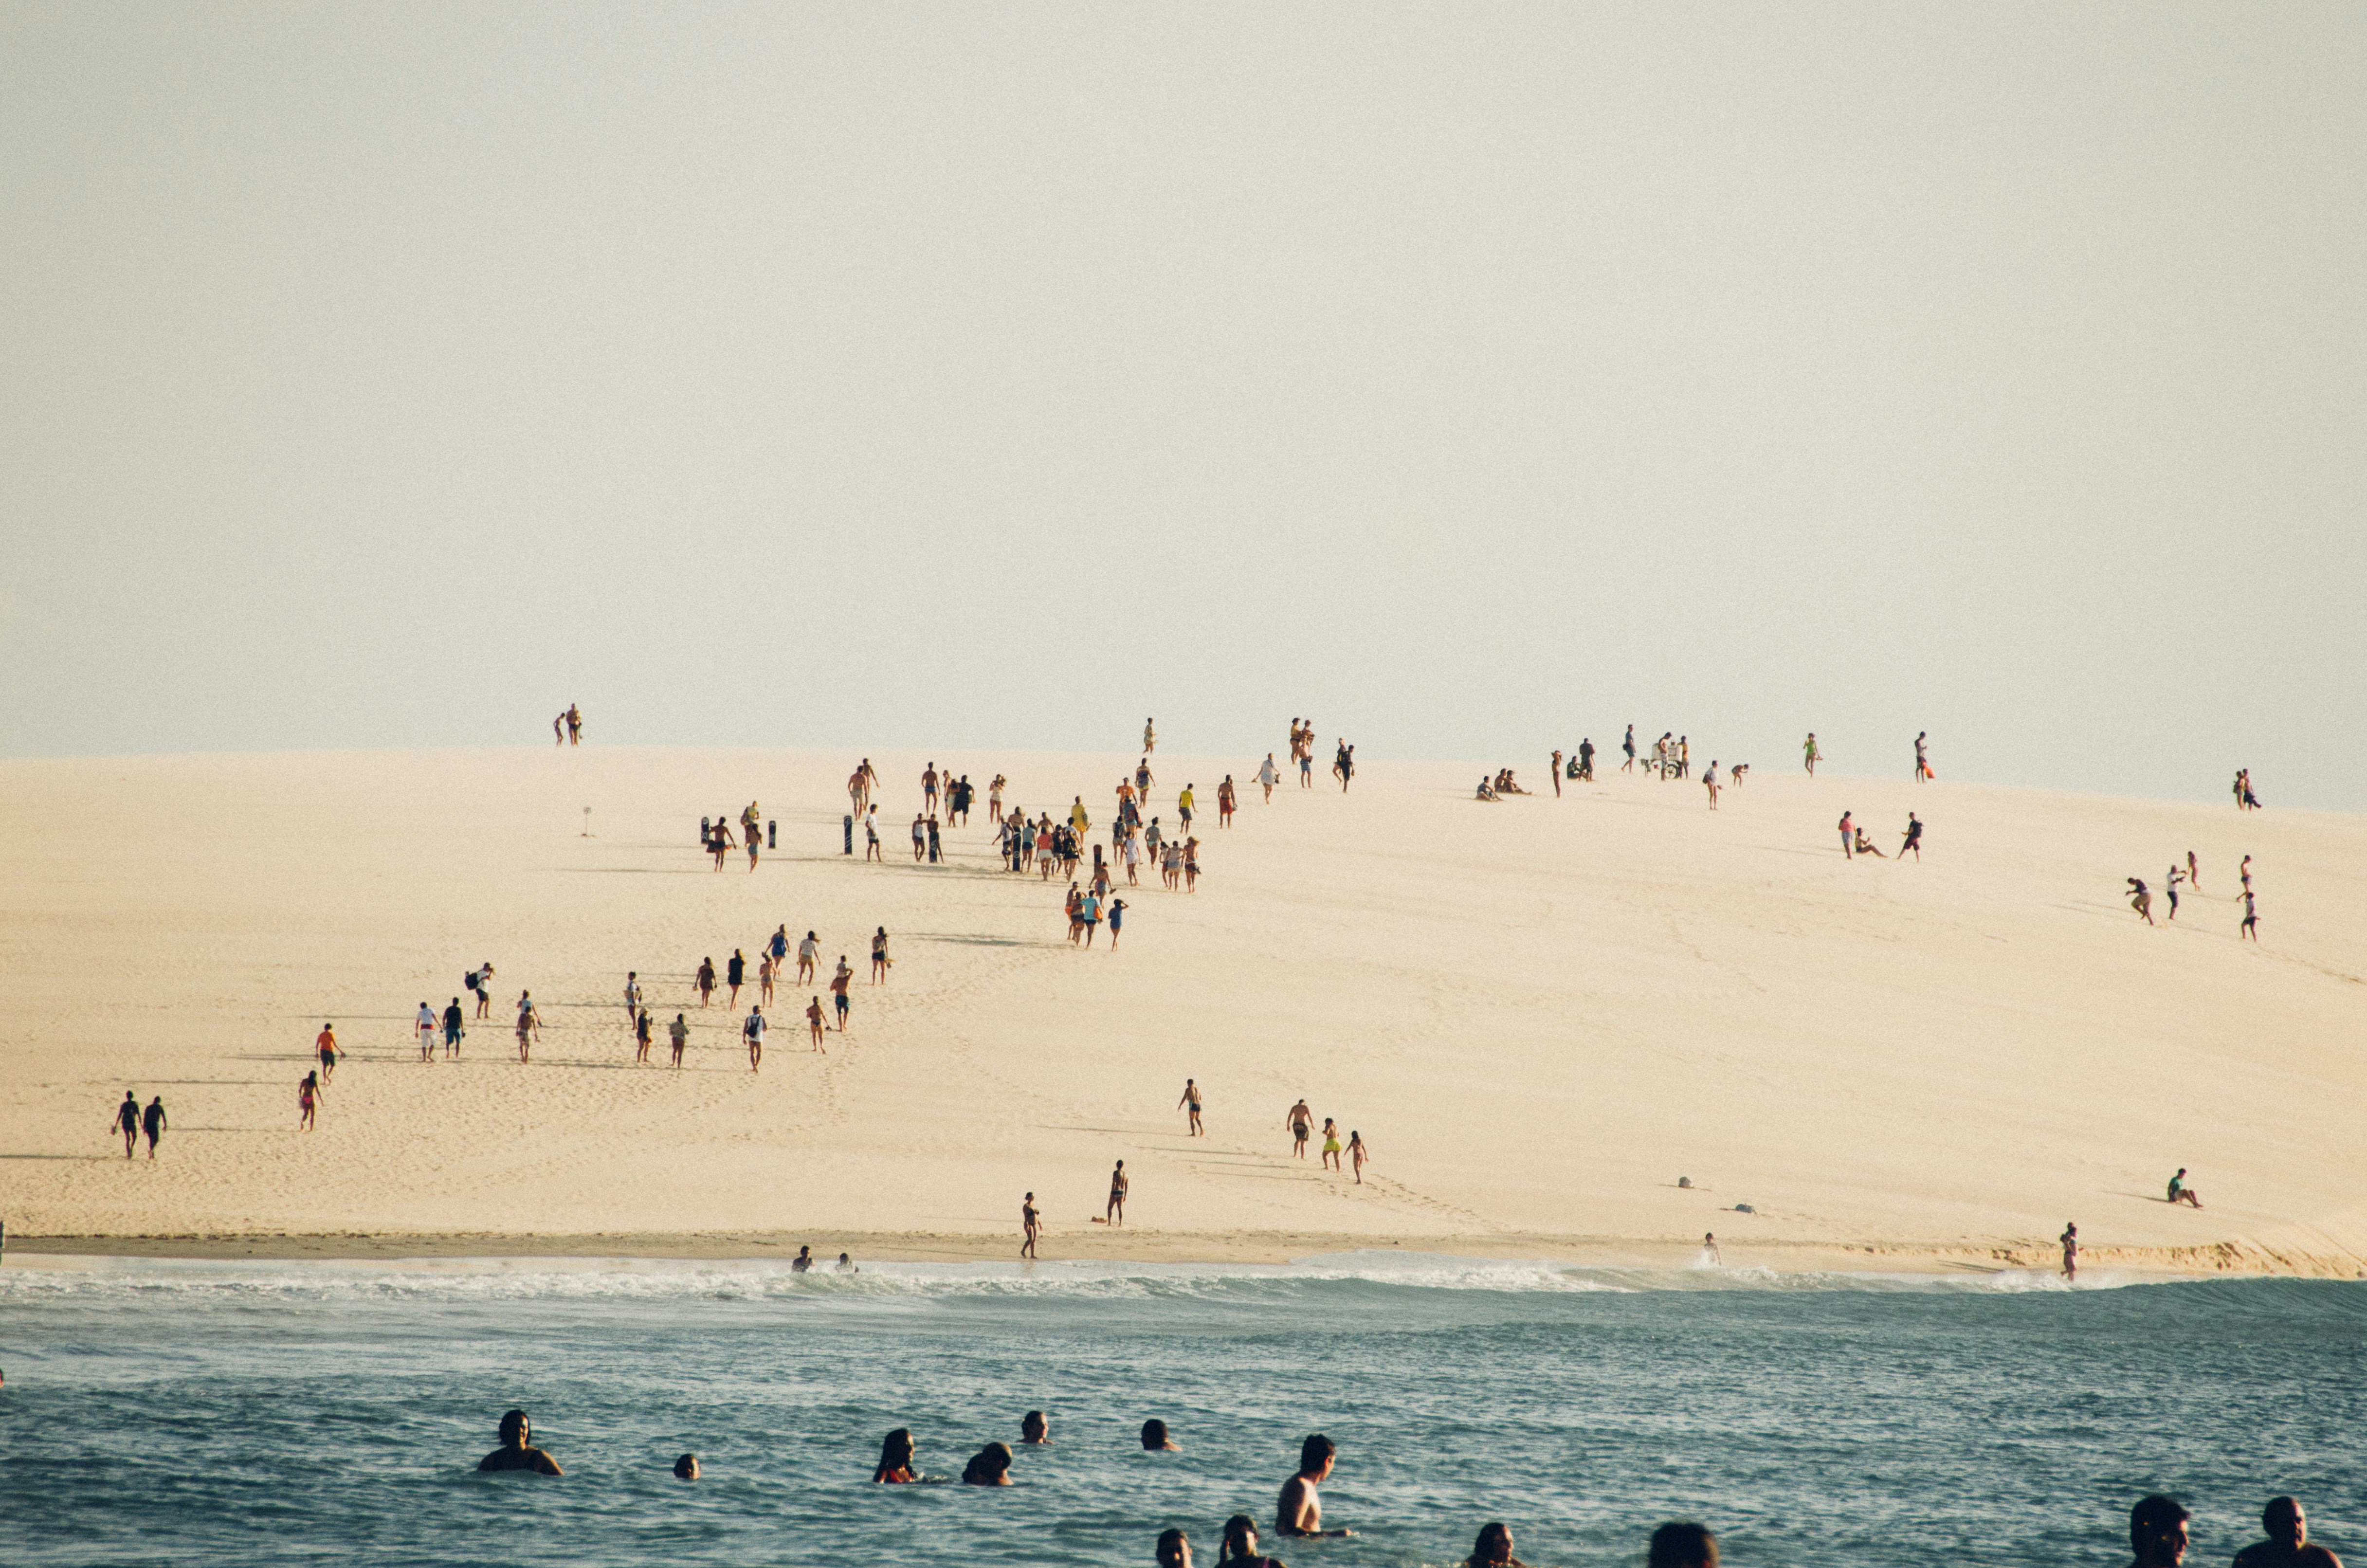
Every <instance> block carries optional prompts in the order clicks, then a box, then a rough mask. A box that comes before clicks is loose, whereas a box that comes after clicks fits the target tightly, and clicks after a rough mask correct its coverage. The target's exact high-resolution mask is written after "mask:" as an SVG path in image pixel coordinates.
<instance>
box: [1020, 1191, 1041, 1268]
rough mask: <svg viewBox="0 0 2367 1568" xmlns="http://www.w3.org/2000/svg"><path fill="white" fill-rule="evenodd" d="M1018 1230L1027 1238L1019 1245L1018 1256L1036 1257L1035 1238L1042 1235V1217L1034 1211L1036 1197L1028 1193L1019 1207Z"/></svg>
mask: <svg viewBox="0 0 2367 1568" xmlns="http://www.w3.org/2000/svg"><path fill="white" fill-rule="evenodd" d="M1019 1229H1020V1231H1021V1233H1023V1234H1025V1237H1026V1238H1027V1239H1026V1240H1025V1241H1023V1242H1021V1243H1020V1244H1019V1256H1022V1257H1034V1256H1036V1237H1037V1236H1038V1235H1040V1234H1042V1233H1043V1229H1044V1216H1043V1215H1042V1214H1040V1213H1038V1212H1036V1195H1035V1194H1034V1193H1032V1192H1031V1193H1029V1194H1028V1195H1027V1197H1026V1199H1025V1200H1024V1201H1022V1202H1021V1204H1020V1205H1019Z"/></svg>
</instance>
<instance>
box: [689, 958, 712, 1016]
mask: <svg viewBox="0 0 2367 1568" xmlns="http://www.w3.org/2000/svg"><path fill="white" fill-rule="evenodd" d="M694 983H696V984H697V987H698V1005H699V1006H702V1007H704V1006H707V1005H708V1003H709V1002H710V1001H712V1000H714V997H715V960H714V959H713V958H712V957H708V958H703V959H701V960H698V973H697V976H696V978H695V981H694Z"/></svg>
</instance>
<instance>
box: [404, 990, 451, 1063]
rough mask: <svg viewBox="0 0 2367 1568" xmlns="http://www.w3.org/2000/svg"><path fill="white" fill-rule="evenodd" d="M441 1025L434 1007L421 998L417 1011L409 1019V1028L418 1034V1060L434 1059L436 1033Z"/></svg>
mask: <svg viewBox="0 0 2367 1568" xmlns="http://www.w3.org/2000/svg"><path fill="white" fill-rule="evenodd" d="M442 1027H443V1025H442V1023H441V1021H440V1020H438V1019H437V1018H436V1009H435V1008H433V1007H431V1006H428V1005H427V1003H426V1002H425V1000H424V999H423V1000H422V1001H421V1002H420V1004H419V1011H418V1012H417V1013H415V1014H413V1016H412V1019H411V1028H412V1029H413V1032H414V1033H416V1034H417V1035H418V1036H419V1060H420V1061H422V1062H433V1061H435V1060H436V1031H437V1030H438V1029H440V1028H442Z"/></svg>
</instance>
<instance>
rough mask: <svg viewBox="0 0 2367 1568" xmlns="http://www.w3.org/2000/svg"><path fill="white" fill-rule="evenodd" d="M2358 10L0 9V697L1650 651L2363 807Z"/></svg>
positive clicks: (649, 712) (1737, 720) (1103, 686)
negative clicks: (2237, 774)
mask: <svg viewBox="0 0 2367 1568" xmlns="http://www.w3.org/2000/svg"><path fill="white" fill-rule="evenodd" d="M2362 67H2367V13H2362V12H2361V11H2360V10H2358V9H2357V8H2355V7H2340V6H2292V7H2282V8H2279V9H2277V10H2275V11H2259V10H2235V9H2227V8H2218V7H2207V6H2177V5H2172V6H2144V7H2139V6H2098V7H2091V8H2085V9H2081V10H2078V11H2076V12H2064V11H2061V10H2058V9H2049V8H2044V7H2039V6H1997V7H1986V8H1981V9H1977V10H1975V9H1970V8H1954V7H1941V6H1799V5H1793V6H1772V7H1748V8H1746V7H1741V6H1656V7H1641V6H1578V7H1568V6H1503V7H1490V8H1488V9H1485V10H1478V9H1473V10H1468V11H1463V10H1452V9H1435V10H1422V9H1397V8H1389V7H1381V6H1303V7H1292V8H1288V9H1287V10H1274V9H1271V8H1263V7H1252V6H1171V7H1164V8H1137V9H1128V10H1109V9H1104V8H1097V7H1086V6H1036V7H1030V8H1027V9H1025V10H997V9H982V8H966V7H951V6H913V7H904V8H896V9H873V8H868V7H860V6H797V7H757V6H745V7H742V6H679V7H668V8H663V9H657V8H647V9H638V8H630V7H620V6H524V5H519V6H500V7H484V8H462V7H443V8H425V7H397V6H345V7H335V8H331V7H323V6H285V7H269V8H265V7H251V6H184V7H176V8H171V9H165V8H145V7H139V6H127V5H91V6H74V7H61V6H30V5H25V4H0V200H5V203H6V211H7V213H8V214H9V219H10V222H8V223H7V224H6V226H5V228H0V290H5V291H6V298H7V300H8V301H9V304H10V307H11V308H10V309H9V310H7V311H6V312H5V319H0V345H5V347H6V357H7V362H8V365H9V367H10V372H11V373H10V374H9V375H8V377H7V378H6V381H5V382H0V456H5V458H6V460H5V462H0V530H5V532H0V540H5V549H0V756H90V755H109V754H115V753H153V752H181V751H245V750H314V749H348V748H354V747H370V748H375V747H397V748H402V747H421V746H437V747H441V746H479V745H488V744H513V743H515V744H535V743H537V742H538V741H539V742H543V743H544V744H547V739H546V738H547V737H548V735H549V722H550V718H551V715H552V714H553V713H554V712H556V711H557V710H560V709H561V708H563V707H564V706H566V705H567V704H568V703H569V702H571V701H573V702H579V703H581V704H582V705H583V710H584V712H585V714H586V717H587V719H588V721H589V732H588V733H589V738H590V740H591V742H592V744H649V745H685V746H707V745H718V746H740V745H751V746H797V747H811V746H840V747H845V748H849V749H854V750H873V751H878V750H887V749H890V748H896V749H902V748H908V747H909V748H920V749H926V748H929V747H937V748H940V749H943V750H948V751H956V750H958V751H967V752H976V751H978V750H980V749H984V748H987V747H991V746H996V745H1001V746H1004V747H1013V748H1018V749H1025V750H1031V751H1114V750H1122V749H1125V748H1126V747H1127V746H1130V745H1131V744H1134V740H1135V738H1136V737H1138V734H1139V732H1140V728H1141V724H1142V722H1143V719H1144V717H1145V715H1155V716H1156V717H1157V720H1158V722H1159V728H1160V732H1161V744H1162V745H1163V746H1167V747H1171V748H1172V749H1173V750H1176V751H1184V752H1205V753H1234V752H1239V753H1242V754H1245V755H1252V756H1253V755H1261V754H1263V752H1264V751H1266V750H1268V749H1273V748H1274V746H1275V745H1276V744H1277V741H1278V738H1279V735H1280V732H1281V730H1282V727H1283V724H1284V722H1285V720H1286V719H1287V718H1289V717H1290V716H1291V715H1293V714H1311V715H1312V716H1313V717H1314V719H1315V721H1316V722H1317V724H1318V725H1319V734H1320V737H1321V739H1322V740H1323V741H1324V743H1326V744H1329V742H1330V740H1331V737H1332V736H1334V735H1346V736H1347V737H1348V738H1350V739H1351V740H1353V741H1355V742H1356V743H1357V744H1358V746H1359V754H1360V756H1365V757H1367V758H1370V759H1373V760H1383V759H1388V758H1394V757H1407V758H1421V759H1424V760H1445V759H1470V760H1488V759H1495V760H1499V761H1501V762H1503V763H1508V764H1511V765H1512V766H1514V767H1524V768H1536V767H1541V766H1542V762H1543V759H1544V757H1545V756H1546V753H1547V752H1548V751H1550V750H1551V749H1553V748H1554V747H1557V746H1559V747H1562V748H1564V749H1568V748H1569V747H1571V746H1574V745H1575V744H1577V742H1578V740H1579V738H1580V736H1581V735H1589V736H1591V738H1592V739H1593V741H1594V743H1595V744H1596V745H1597V746H1598V747H1602V748H1603V749H1604V750H1605V751H1609V752H1613V753H1614V754H1615V751H1616V747H1617V744H1618V741H1619V735H1620V732H1621V729H1622V727H1623V726H1624V725H1625V723H1627V722H1631V721H1632V722H1635V723H1636V725H1637V733H1638V737H1639V744H1648V740H1649V738H1650V737H1652V736H1655V735H1657V734H1659V733H1660V732H1661V731H1662V730H1673V731H1680V732H1683V733H1687V734H1689V735H1690V736H1691V737H1692V740H1693V756H1694V758H1695V761H1696V765H1697V766H1698V764H1699V763H1701V762H1703V761H1705V760H1706V759H1707V758H1708V757H1710V756H1717V757H1719V758H1721V759H1722V760H1725V761H1727V762H1728V763H1731V762H1732V761H1736V760H1747V761H1749V762H1750V763H1751V764H1752V765H1753V767H1754V768H1756V769H1758V770H1761V771H1765V770H1771V769H1774V770H1789V769H1795V768H1796V767H1798V765H1799V746H1800V740H1801V737H1802V734H1803V733H1805V732H1806V731H1808V730H1812V729H1813V730H1815V731H1816V732H1817V733H1818V737H1819V740H1820V742H1821V743H1822V744H1823V746H1824V749H1825V751H1826V753H1827V755H1828V756H1829V758H1830V760H1831V763H1832V765H1833V766H1834V767H1835V768H1836V769H1837V770H1840V771H1845V772H1851V773H1865V774H1874V775H1897V776H1900V777H1903V776H1904V775H1905V773H1906V770H1907V765H1908V756H1909V755H1910V744H1911V741H1912V738H1913V736H1914V734H1915V733H1916V732H1917V731H1918V730H1928V731H1929V732H1930V733H1931V744H1932V748H1933V750H1932V756H1933V759H1934V762H1935V764H1936V765H1937V767H1938V769H1939V772H1940V775H1941V777H1942V778H1943V779H1965V780H1970V781H1976V782H1989V783H2001V784H2021V785H2035V786H2044V787H2048V788H2057V789H2067V790H2079V791H2082V792H2092V793H2103V794H2122V795H2138V796H2151V797H2162V798H2171V799H2191V800H2213V801H2225V799H2226V788H2227V782H2228V778H2229V777H2230V776H2231V774H2232V773H2233V771H2234V769H2235V768H2237V767H2242V766H2249V767H2251V768H2252V769H2253V772H2254V776H2255V778H2256V781H2257V783H2258V786H2259V790H2260V792H2261V794H2262V796H2263V798H2264V800H2265V801H2266V802H2267V804H2268V805H2270V806H2271V807H2272V808H2274V807H2279V806H2311V807H2320V808H2329V809H2342V810H2352V811H2356V810H2360V809H2361V808H2362V807H2367V783H2362V782H2361V779H2362V775H2367V740H2362V738H2361V734H2360V733H2359V731H2358V728H2357V726H2356V725H2355V723H2352V724H2351V725H2350V728H2341V727H2339V726H2341V725H2343V724H2344V723H2346V722H2350V721H2349V719H2347V718H2346V716H2355V713H2356V710H2357V705H2358V699H2359V698H2360V696H2361V692H2362V689H2367V681H2362V678H2361V674H2362V671H2361V655H2360V653H2359V652H2358V651H2357V648H2356V646H2355V633H2356V628H2357V626H2358V625H2359V622H2360V619H2361V618H2360V612H2359V610H2358V609H2357V608H2356V607H2355V604H2354V607H2353V608H2350V609H2349V610H2345V609H2344V608H2342V607H2343V606H2344V605H2346V604H2353V602H2354V601H2355V599H2356V597H2357V586H2358V585H2359V584H2360V583H2361V582H2362V581H2367V543H2362V540H2361V528H2360V524H2359V518H2360V516H2361V510H2362V506H2361V504H2362V502H2367V476H2362V470H2361V462H2360V460H2359V458H2358V456H2357V453H2358V452H2359V451H2360V450H2361V446H2362V442H2361V432H2360V430H2359V426H2360V424H2361V410H2362V408H2367V397H2362V395H2361V394H2362V391H2363V390H2367V389H2362V385H2361V380H2362V371H2361V365H2362V363H2367V305H2362V303H2361V290H2359V288H2358V282H2359V279H2360V278H2361V275H2362V263H2367V207H2363V206H2362V199H2361V191H2362V189H2367V182H2362V177H2361V176H2362V174H2367V168H2362V164H2367V96H2362V94H2361V90H2360V85H2359V84H2360V83H2361V81H2362V80H2367V74H2362ZM2346 625H2348V626H2351V627H2352V628H2353V629H2354V630H2353V631H2352V632H2344V631H2342V630H2341V629H2342V627H2344V626H2346ZM2328 722H2333V723H2334V724H2336V725H2337V726H2338V727H2337V728H2336V729H2335V730H2334V731H2333V732H2332V733H2327V724H2328Z"/></svg>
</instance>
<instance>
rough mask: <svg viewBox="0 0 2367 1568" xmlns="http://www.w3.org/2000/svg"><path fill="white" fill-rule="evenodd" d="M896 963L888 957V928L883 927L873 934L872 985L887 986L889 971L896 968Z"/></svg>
mask: <svg viewBox="0 0 2367 1568" xmlns="http://www.w3.org/2000/svg"><path fill="white" fill-rule="evenodd" d="M840 961H841V962H844V960H840ZM895 963H896V960H894V959H891V958H889V956H888V927H887V926H881V927H879V929H878V930H877V931H874V932H873V933H871V983H872V984H874V985H885V984H886V983H888V971H889V970H890V969H892V968H893V967H895Z"/></svg>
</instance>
